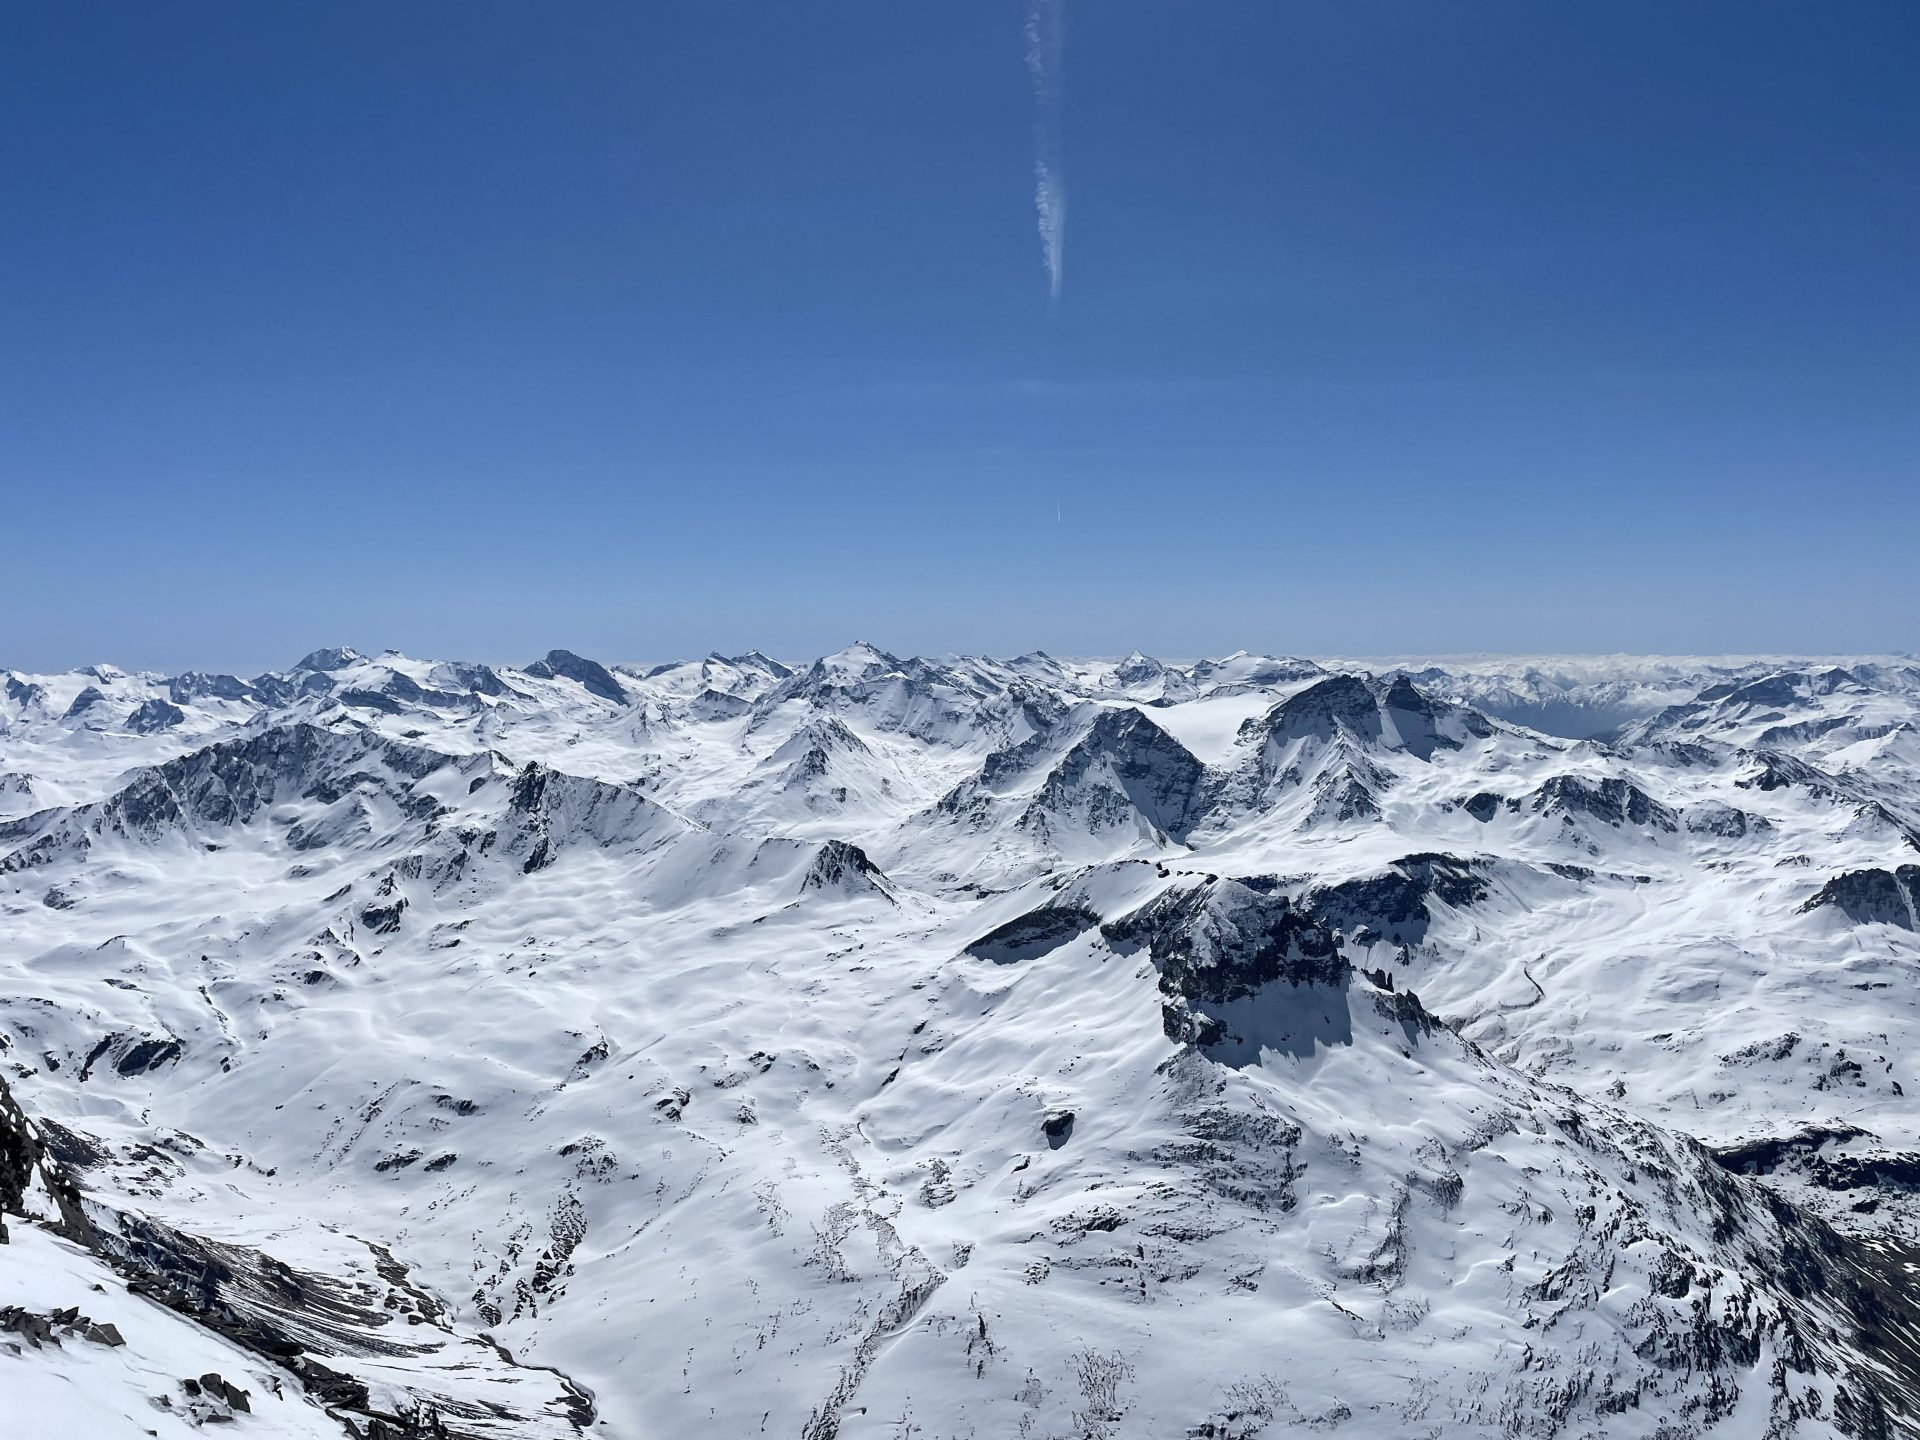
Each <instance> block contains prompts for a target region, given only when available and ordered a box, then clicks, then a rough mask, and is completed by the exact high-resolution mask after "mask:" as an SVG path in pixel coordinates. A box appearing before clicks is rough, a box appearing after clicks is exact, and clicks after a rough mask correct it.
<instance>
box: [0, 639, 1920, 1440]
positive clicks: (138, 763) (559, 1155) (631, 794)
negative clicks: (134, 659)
mask: <svg viewBox="0 0 1920 1440" xmlns="http://www.w3.org/2000/svg"><path fill="white" fill-rule="evenodd" d="M1916 967H1920V661H1915V660H1913V659H1911V658H1908V657H1887V656H1881V657H1871V656H1839V657H1818V658H1808V657H1788V656H1764V657H1699V658H1675V657H1633V656H1616V657H1586V656H1566V657H1553V656H1541V657H1524V658H1511V657H1446V658H1443V659H1436V660H1425V659H1420V658H1418V657H1386V658H1376V659H1355V660H1332V659H1324V658H1323V659H1320V660H1307V659H1300V658H1294V657H1286V656H1260V655H1248V654H1244V653H1240V654H1235V655H1232V656H1229V657H1226V658H1224V659H1213V660H1201V661H1197V662H1181V663H1169V662H1162V661H1160V660H1156V659H1153V658H1151V657H1148V656H1145V655H1142V654H1138V653H1135V654H1132V655H1129V656H1126V657H1125V658H1123V659H1119V660H1111V659H1106V660H1072V659H1062V658H1057V657H1053V656H1049V655H1045V654H1041V653H1039V652H1035V653H1032V654H1028V655H1023V656H1018V657H1015V658H1012V659H988V658H979V657H939V658H932V659H921V658H903V657H898V656H894V655H890V654H888V653H886V652H884V651H882V650H880V649H878V648H876V647H874V646H871V645H866V644H856V645H853V646H850V647H849V648H847V649H845V650H842V651H840V652H838V653H836V654H833V655H828V656H825V657H822V658H820V659H817V660H814V661H811V662H806V663H802V662H798V661H793V660H775V659H772V658H769V657H768V656H765V655H762V654H759V653H757V652H753V653H748V654H745V655H739V656H732V657H723V656H719V655H712V656H709V657H707V658H706V659H704V660H699V661H688V662H679V663H673V664H667V665H656V666H647V667H637V666H628V665H621V664H613V663H607V662H604V661H596V660H592V659H587V658H585V657H582V656H580V655H576V654H574V653H572V652H569V651H566V650H553V651H551V652H549V653H548V654H547V655H546V656H544V657H542V658H541V659H538V660H535V661H532V662H530V663H528V664H525V665H521V666H496V665H485V664H479V663H472V662H461V661H445V660H426V659H417V658H413V657H409V656H405V655H401V654H398V653H396V652H391V651H389V652H386V653H383V654H380V655H377V656H369V655H364V654H361V653H359V652H357V651H354V650H351V649H345V648H336V649H323V650H317V651H315V652H313V653H312V654H310V655H308V656H306V657H305V658H304V659H302V660H301V661H300V662H299V663H298V664H296V665H293V666H291V667H289V668H288V669H286V670H284V671H273V672H269V673H266V674H262V675H256V676H251V677H242V676H234V675H224V674H213V673H201V672H190V673H187V674H182V675H175V676H163V675H154V674H136V673H130V672H127V671H122V670H118V669H115V668H113V667H111V666H105V665H100V666H92V667H88V668H86V669H82V670H76V671H72V672H68V673H64V674H58V675H28V674H18V673H13V672H0V1215H4V1216H5V1217H6V1223H7V1228H8V1232H9V1241H10V1243H9V1244H8V1246H7V1247H5V1248H0V1394H5V1395H8V1396H12V1395H16V1394H17V1395H20V1396H23V1397H25V1398H24V1400H23V1401H21V1402H20V1403H21V1404H22V1405H23V1406H25V1407H26V1408H23V1409H21V1410H19V1411H18V1412H17V1413H19V1414H23V1415H32V1416H34V1417H36V1424H40V1425H42V1429H41V1430H39V1431H37V1432H36V1433H45V1434H48V1435H59V1434H65V1435H70V1436H73V1437H81V1436H86V1437H92V1436H95V1435H100V1436H117V1435H121V1434H126V1435H132V1436H138V1435H142V1434H150V1433H158V1434H173V1433H185V1432H186V1431H187V1430H190V1429H196V1428H199V1427H201V1426H203V1425H205V1424H209V1423H216V1424H217V1423H222V1422H226V1421H231V1422H232V1423H233V1424H234V1426H235V1428H236V1432H237V1433H244V1431H245V1430H246V1429H247V1428H249V1427H251V1428H254V1429H256V1430H258V1431H259V1432H260V1433H262V1434H273V1435H282V1434H284V1435H295V1436H307V1435H314V1436H345V1435H354V1436H356V1437H360V1440H430V1437H474V1440H520V1437H527V1440H534V1437H559V1436H566V1435H573V1434H585V1435H591V1436H607V1437H618V1440H628V1437H632V1440H641V1437H683V1436H694V1435H700V1436H715V1437H727V1440H730V1437H743V1440H744V1437H752V1436H760V1435H769V1436H786V1437H795V1440H831V1437H842V1440H868V1437H871V1440H881V1437H886V1440H905V1437H907V1436H920V1437H925V1440H962V1437H968V1436H976V1437H982V1440H984V1437H989V1436H992V1437H1002V1436H1004V1437H1014V1440H1017V1437H1030V1440H1042V1437H1060V1440H1067V1437H1073V1440H1122V1437H1127V1440H1133V1437H1138V1440H1166V1437H1176V1440H1178V1437H1210V1440H1251V1437H1255V1436H1281V1435H1289V1434H1294V1433H1301V1434H1306V1433H1320V1432H1330V1433H1333V1434H1337V1435H1351V1436H1358V1437H1388V1436H1392V1437H1399V1436H1428V1437H1443V1436H1444V1437H1455V1436H1465V1437H1482V1436H1484V1437H1496V1436H1498V1437H1567V1440H1573V1437H1587V1436H1600V1435H1605V1436H1644V1437H1649V1440H1651V1437H1663V1440H1679V1437H1683V1436H1709V1435H1713V1436H1718V1435H1724V1436H1727V1437H1760V1436H1770V1437H1798V1436H1805V1437H1828V1436H1845V1437H1853V1440H1879V1437H1891V1436H1900V1435H1913V1434H1920V1318H1917V1317H1920V1310H1917V1309H1916V1304H1915V1302H1916V1299H1917V1298H1920V1290H1917V1288H1916V1283H1915V1281H1914V1278H1913V1277H1914V1275H1915V1273H1916V1272H1915V1269H1914V1267H1915V1265H1916V1263H1920V1199H1917V1198H1916V1192H1917V1191H1920V1068H1917V1066H1916V1061H1915V1059H1914V1057H1915V1056H1916V1055H1917V1054H1920V986H1917V985H1916V974H1917V973H1920V972H1917V969H1916ZM47 1417H51V1423H52V1424H53V1425H54V1426H55V1427H56V1428H51V1429H49V1428H45V1424H46V1423H48V1422H47ZM58 1427H64V1428H58Z"/></svg>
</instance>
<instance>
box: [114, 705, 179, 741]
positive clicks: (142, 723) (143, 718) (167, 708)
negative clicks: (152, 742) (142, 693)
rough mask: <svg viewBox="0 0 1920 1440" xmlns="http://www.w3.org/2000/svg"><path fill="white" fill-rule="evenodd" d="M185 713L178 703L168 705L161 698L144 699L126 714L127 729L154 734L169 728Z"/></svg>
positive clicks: (139, 733) (140, 733)
mask: <svg viewBox="0 0 1920 1440" xmlns="http://www.w3.org/2000/svg"><path fill="white" fill-rule="evenodd" d="M186 718H187V717H186V714H185V712H184V711H182V710H181V709H180V707H179V706H178V705H169V704H168V703H167V702H166V701H164V700H161V699H157V698H156V699H153V700H145V701H142V702H141V703H140V704H139V705H138V706H136V707H135V708H134V712H133V713H132V714H131V715H129V716H127V729H129V730H131V731H133V733H134V734H136V735H156V734H158V733H159V732H160V731H162V730H171V729H173V727H174V726H176V725H178V724H179V723H180V722H181V721H183V720H185V719H186Z"/></svg>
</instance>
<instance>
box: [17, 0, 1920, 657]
mask: <svg viewBox="0 0 1920 1440" xmlns="http://www.w3.org/2000/svg"><path fill="white" fill-rule="evenodd" d="M1064 4H1065V10H1064V25H1063V27H1062V29H1063V32H1064V46H1063V49H1062V51H1061V52H1060V53H1058V54H1055V53H1053V52H1051V51H1050V52H1049V53H1048V54H1047V55H1046V56H1045V57H1043V58H1044V59H1045V61H1046V64H1045V71H1046V73H1045V76H1044V78H1045V79H1046V81H1047V84H1048V86H1050V87H1051V86H1055V85H1057V91H1055V93H1056V95H1057V100H1058V105H1057V121H1058V127H1057V130H1055V131H1053V132H1052V133H1051V134H1049V135H1046V136H1043V137H1040V138H1042V139H1044V140H1045V141H1046V142H1047V145H1048V147H1049V148H1050V149H1051V150H1052V151H1054V152H1055V153H1054V155H1053V160H1052V163H1053V165H1054V167H1055V170H1056V172H1057V174H1059V175H1061V176H1063V177H1064V186H1065V194H1066V197H1067V200H1068V205H1067V211H1066V213H1067V220H1066V226H1065V232H1064V245H1063V249H1062V264H1061V276H1060V279H1061V287H1060V295H1059V297H1058V299H1057V301H1056V300H1054V299H1052V298H1051V297H1050V295H1049V277H1048V273H1047V270H1046V269H1045V267H1044V265H1043V252H1042V245H1041V240H1040V236H1039V234H1038V230H1037V225H1036V215H1035V195H1034V191H1035V173H1034V165H1035V151H1036V133H1035V132H1036V95H1035V89H1036V87H1035V84H1034V77H1033V76H1032V74H1030V71H1029V66H1028V64H1027V50H1028V42H1027V39H1026V37H1025V34H1024V31H1025V29H1026V26H1027V20H1028V15H1027V0H757V3H742V0H699V3H684V0H683V3H667V0H617V3H600V0H568V3H565V4H550V5H539V4H532V3H526V0H515V3H511V4H496V3H484V0H458V3H436V0H406V3H400V4H396V3H391V0H378V3H352V0H324V3H317V0H316V3H308V0H271V3H261V0H194V3H191V4H165V5H163V4H151V3H144V0H139V3H136V0H120V3H112V4H97V3H88V0H59V3H47V4H33V3H27V0H11V3H7V0H0V193H3V194H4V203H0V555H3V556H4V565H5V576H4V580H3V581H0V666H8V665H11V666H15V667H25V668H64V667H66V666H70V665H75V664H80V663H85V662H89V661H95V660H112V661H115V662H117V663H120V664H123V665H128V666H139V667H148V666H151V667H157V668H176V667H183V666H187V665H197V666H206V667H222V668H239V669H248V668H252V667H257V666H265V665H268V664H279V665H284V664H287V663H290V662H291V661H292V660H293V659H295V658H296V657H297V656H298V655H299V654H301V653H302V652H304V651H305V650H307V649H310V648H312V647H313V646H316V645H320V644H335V643H348V644H353V645H357V646H360V647H362V648H379V647H383V646H388V645H392V646H398V647H400V648H402V649H406V650H409V651H412V652H415V653H425V654H460V655H470V656H473V657H475V658H484V659H507V660H515V659H519V660H524V659H526V658H529V657H531V656H533V655H535V654H538V653H541V652H543V651H545V650H546V649H548V648H550V647H552V646H556V645H559V646H566V647H569V648H573V649H576V650H580V651H582V652H584V653H591V654H595V655H599V656H602V657H605V658H608V659H665V658H670V657H673V656H677V655H681V654H687V653H704V652H705V651H706V650H708V649H710V648H716V647H717V648H720V649H723V650H732V649H736V648H744V647H746V646H749V645H758V646H760V647H762V648H765V649H768V650H770V651H773V652H776V653H786V654H791V655H811V654H815V653H819V652H820V651H823V650H827V649H832V648H836V647H838V646H839V645H841V644H843V643H845V642H847V641H849V640H851V639H852V638H854V637H855V636H861V637H865V638H868V639H871V640H874V641H876V642H878V643H881V644H885V645H888V646H890V647H893V648H897V649H900V650H904V651H921V652H934V651H941V650H949V649H965V650H975V651H988V652H994V653H1006V652H1012V651H1017V650H1025V649H1028V648H1031V647H1034V646H1040V647H1044V648H1046V649H1049V650H1054V651H1058V652H1062V653H1109V652H1120V651H1124V650H1127V649H1129V648H1132V647H1133V646H1136V645H1137V646H1140V647H1141V648H1144V649H1148V650H1157V651H1160V652H1162V653H1169V654H1187V655H1191V654H1198V653H1208V652H1214V653H1217V652H1224V651H1227V650H1231V649H1233V648H1236V647H1242V646H1244V647H1246V648H1249V649H1262V650H1272V651H1297V652H1326V651H1349V652H1352V651H1360V652H1381V651H1394V652H1407V651H1418V650H1450V651H1451V650H1463V649H1492V650H1541V649H1549V650H1552V649H1558V650H1613V649H1637V650H1702V649H1755V648H1762V649H1808V650H1813V649H1845V650H1864V649H1873V650H1883V649H1898V650H1910V649H1917V648H1920V624H1917V623H1916V622H1917V621H1920V563H1916V561H1917V559H1920V84H1917V83H1916V81H1915V72H1916V64H1920V4H1915V3H1913V0H1847V3H1844V4H1818V3H1814V0H1792V3H1784V0H1685V3H1674V0H1607V3H1603V4H1598V3H1597V4H1560V3H1543V0H1471V3H1468V0H1337V3H1336V0H1312V3H1308V0H1064ZM1042 18H1043V19H1044V18H1045V17H1044V16H1043V17H1042ZM1056 517H1058V518H1056Z"/></svg>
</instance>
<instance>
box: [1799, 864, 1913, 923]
mask: <svg viewBox="0 0 1920 1440" xmlns="http://www.w3.org/2000/svg"><path fill="white" fill-rule="evenodd" d="M1827 907H1831V908H1833V909H1835V910H1838V911H1839V912H1840V913H1841V914H1842V915H1844V916H1846V917H1847V919H1849V920H1851V921H1852V922H1853V923H1854V924H1856V925H1897V926H1899V927H1900V928H1901V929H1902V930H1920V865H1901V866H1899V867H1897V868H1895V869H1892V870H1878V869H1873V870H1849V871H1847V872H1846V873H1845V874H1844V875H1836V876H1834V877H1833V879H1831V880H1829V881H1827V883H1826V884H1824V885H1822V886H1821V887H1820V889H1819V891H1818V893H1816V894H1815V895H1814V897H1813V898H1812V899H1811V900H1809V901H1807V903H1806V904H1804V905H1802V906H1801V907H1800V911H1801V913H1802V914H1807V913H1810V912H1812V911H1815V910H1820V909H1823V908H1827Z"/></svg>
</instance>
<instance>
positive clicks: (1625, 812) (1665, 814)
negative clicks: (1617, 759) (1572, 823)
mask: <svg viewBox="0 0 1920 1440" xmlns="http://www.w3.org/2000/svg"><path fill="white" fill-rule="evenodd" d="M1527 803H1528V807H1529V808H1530V809H1531V810H1533V811H1534V812H1535V813H1536V814H1540V815H1564V816H1569V817H1573V816H1585V817H1588V818H1591V819H1594V820H1599V821H1602V822H1604V823H1606V824H1608V825H1614V826H1620V825H1632V826H1635V827H1636V828H1639V829H1642V830H1658V831H1665V832H1667V833H1669V834H1671V833H1672V832H1673V831H1676V830H1678V829H1679V828H1680V821H1679V817H1678V816H1676V815H1675V814H1674V813H1673V811H1672V810H1670V809H1668V808H1667V807H1666V806H1665V805H1662V804H1661V803H1660V802H1659V801H1657V800H1655V799H1654V798H1653V797H1652V796H1650V795H1648V794H1647V793H1646V791H1644V790H1642V789H1641V788H1640V787H1639V786H1637V785H1635V784H1633V783H1632V782H1631V781H1627V780H1622V779H1619V778H1618V777H1613V776H1610V777H1608V778H1606V779H1604V780H1599V781H1591V780H1583V779H1581V778H1580V777H1579V776H1576V775H1556V776H1554V777H1553V779H1551V780H1549V781H1547V782H1546V784H1544V785H1542V786H1541V787H1540V788H1539V789H1538V790H1536V791H1534V792H1533V795H1532V796H1531V797H1530V798H1529V800H1528V802H1527Z"/></svg>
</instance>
